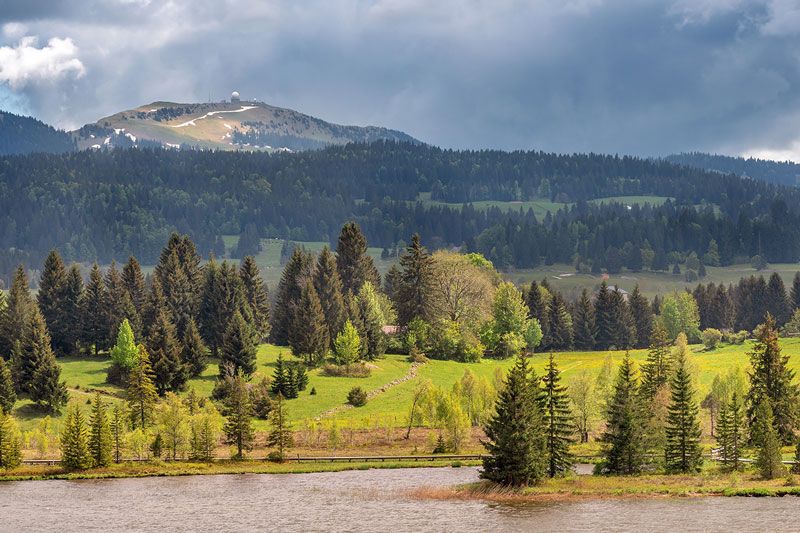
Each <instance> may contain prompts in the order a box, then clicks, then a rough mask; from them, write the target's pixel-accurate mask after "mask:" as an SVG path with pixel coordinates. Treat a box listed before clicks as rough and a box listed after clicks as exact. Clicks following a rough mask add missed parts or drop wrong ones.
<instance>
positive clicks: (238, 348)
mask: <svg viewBox="0 0 800 533" xmlns="http://www.w3.org/2000/svg"><path fill="white" fill-rule="evenodd" d="M257 349H258V347H257V346H256V339H255V335H254V333H253V330H252V328H251V327H250V325H249V324H248V323H247V322H246V321H245V319H244V318H243V317H242V314H241V313H240V312H238V311H237V312H236V313H235V314H234V315H233V318H232V319H231V321H230V322H229V323H228V329H227V330H226V331H225V337H224V338H223V340H222V349H221V351H220V368H223V366H227V367H230V369H231V371H233V372H234V374H236V375H240V374H241V375H243V376H245V377H248V378H249V377H250V376H251V375H253V372H255V371H256V352H257Z"/></svg>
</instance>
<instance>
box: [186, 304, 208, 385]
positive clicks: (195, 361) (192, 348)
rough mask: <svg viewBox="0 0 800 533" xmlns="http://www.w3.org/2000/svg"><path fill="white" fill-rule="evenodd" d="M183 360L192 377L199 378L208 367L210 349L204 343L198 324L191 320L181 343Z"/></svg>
mask: <svg viewBox="0 0 800 533" xmlns="http://www.w3.org/2000/svg"><path fill="white" fill-rule="evenodd" d="M181 360H182V361H183V364H184V365H186V367H187V368H188V370H189V374H190V375H192V376H199V375H200V374H202V373H203V370H205V369H206V366H208V348H207V347H206V345H205V344H204V343H203V338H202V337H201V336H200V331H198V329H197V323H196V322H195V321H194V319H193V318H192V319H189V324H188V325H187V326H186V331H184V332H183V342H182V343H181Z"/></svg>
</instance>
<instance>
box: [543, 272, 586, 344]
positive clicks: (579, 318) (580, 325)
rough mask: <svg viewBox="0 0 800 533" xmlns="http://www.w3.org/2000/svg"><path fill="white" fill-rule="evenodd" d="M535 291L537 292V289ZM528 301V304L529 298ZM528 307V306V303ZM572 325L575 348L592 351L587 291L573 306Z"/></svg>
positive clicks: (582, 293) (584, 291)
mask: <svg viewBox="0 0 800 533" xmlns="http://www.w3.org/2000/svg"><path fill="white" fill-rule="evenodd" d="M534 283H535V282H534ZM532 290H533V287H532ZM536 291H537V292H538V288H537V289H536ZM528 301H529V302H530V297H529V298H528ZM528 305H530V303H529V304H528ZM540 324H541V322H540ZM572 324H573V329H574V332H575V335H574V336H575V340H574V342H575V348H577V349H579V350H592V349H594V337H595V322H594V307H593V306H592V302H591V300H590V299H589V291H588V290H586V289H583V290H582V291H581V297H580V299H579V300H578V302H577V303H576V305H575V315H574V318H573V320H572Z"/></svg>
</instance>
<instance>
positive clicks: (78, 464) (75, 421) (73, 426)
mask: <svg viewBox="0 0 800 533" xmlns="http://www.w3.org/2000/svg"><path fill="white" fill-rule="evenodd" d="M61 465H62V466H63V467H64V468H66V469H68V470H83V469H84V468H89V467H90V466H92V456H91V453H90V451H89V428H88V427H87V425H86V417H85V416H84V414H83V411H81V407H80V405H78V404H77V403H73V404H72V405H71V406H70V407H69V409H68V410H67V417H66V419H65V420H64V425H63V429H62V431H61Z"/></svg>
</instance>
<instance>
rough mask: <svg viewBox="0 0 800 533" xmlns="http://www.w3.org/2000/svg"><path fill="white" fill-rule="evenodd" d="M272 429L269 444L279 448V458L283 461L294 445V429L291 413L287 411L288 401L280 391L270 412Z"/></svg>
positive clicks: (268, 436) (268, 439) (268, 437)
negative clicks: (290, 420)
mask: <svg viewBox="0 0 800 533" xmlns="http://www.w3.org/2000/svg"><path fill="white" fill-rule="evenodd" d="M269 424H270V431H269V434H268V435H267V446H269V447H271V448H276V449H277V458H278V460H279V461H283V460H284V458H285V457H286V452H287V451H288V450H289V448H291V447H292V446H294V438H293V436H292V429H291V427H290V424H289V415H288V413H287V412H286V401H285V400H284V399H283V395H282V394H281V393H278V395H277V396H276V397H275V402H274V403H273V406H272V411H270V413H269Z"/></svg>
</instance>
